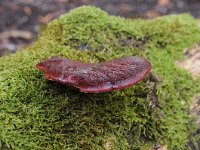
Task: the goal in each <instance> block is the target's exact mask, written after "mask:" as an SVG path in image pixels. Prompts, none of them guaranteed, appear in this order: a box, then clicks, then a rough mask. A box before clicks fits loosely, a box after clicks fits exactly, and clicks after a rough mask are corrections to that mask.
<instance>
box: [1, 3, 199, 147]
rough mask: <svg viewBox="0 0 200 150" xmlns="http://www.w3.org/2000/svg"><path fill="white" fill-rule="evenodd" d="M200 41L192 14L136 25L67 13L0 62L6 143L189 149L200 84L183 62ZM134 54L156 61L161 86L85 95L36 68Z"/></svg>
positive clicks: (95, 13) (88, 12) (89, 11)
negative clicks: (46, 62)
mask: <svg viewBox="0 0 200 150" xmlns="http://www.w3.org/2000/svg"><path fill="white" fill-rule="evenodd" d="M195 42H200V28H198V27H197V25H196V21H195V20H194V19H193V18H192V17H191V16H189V15H187V14H183V15H174V16H167V17H161V18H158V19H155V20H128V19H123V18H120V17H115V16H109V15H108V14H107V13H106V12H104V11H102V10H100V9H98V8H95V7H91V6H87V7H86V6H84V7H80V8H77V9H74V10H72V11H70V12H69V13H68V14H66V15H62V16H61V17H60V18H58V19H55V20H54V21H52V22H51V23H49V25H48V26H47V28H46V29H45V30H44V31H43V32H42V33H41V35H40V36H39V38H38V40H37V41H36V42H35V43H34V44H33V45H32V46H31V47H28V48H26V49H25V50H22V51H19V52H17V53H16V54H13V55H10V56H5V57H3V58H1V59H0V140H2V141H3V142H4V143H6V144H7V145H8V146H10V147H11V148H14V149H26V150H28V149H84V150H85V149H91V150H93V149H109V148H111V149H113V150H117V149H131V150H132V149H142V148H146V147H152V146H153V145H156V144H167V145H168V148H169V149H182V148H183V147H184V146H185V144H186V143H187V140H188V137H189V135H190V134H191V133H192V132H193V131H194V127H195V125H193V124H192V123H191V120H192V118H190V116H189V115H188V103H189V100H190V99H191V97H192V96H193V95H194V94H195V93H197V92H198V91H199V90H200V87H199V85H200V84H199V83H200V82H199V80H197V81H194V80H192V78H191V76H190V75H189V74H188V73H187V72H186V71H184V70H181V69H179V68H177V67H176V66H175V61H176V60H177V59H183V55H182V50H183V48H186V47H190V46H191V45H192V44H193V43H195ZM132 55H139V56H142V57H145V58H147V59H149V60H150V61H151V63H152V65H153V70H154V72H156V74H157V75H158V76H159V77H160V78H161V82H159V83H152V82H151V83H150V81H149V80H148V79H145V80H144V81H142V82H141V83H139V84H137V85H135V86H132V87H130V88H127V89H124V90H121V91H114V92H110V93H100V94H84V93H80V92H78V91H76V90H71V89H69V88H67V87H65V86H62V85H60V84H58V83H54V82H50V81H47V80H46V79H45V78H44V77H43V74H42V73H41V72H40V71H38V70H36V69H35V64H36V63H38V62H40V60H42V59H46V58H49V57H51V56H63V57H66V58H70V59H73V60H80V61H83V62H90V63H92V62H100V61H104V60H111V59H114V58H118V57H122V56H132ZM150 84H155V86H154V88H152V86H150Z"/></svg>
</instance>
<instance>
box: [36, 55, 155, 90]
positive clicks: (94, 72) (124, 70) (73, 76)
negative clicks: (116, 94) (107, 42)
mask: <svg viewBox="0 0 200 150" xmlns="http://www.w3.org/2000/svg"><path fill="white" fill-rule="evenodd" d="M36 67H37V68H38V69H39V70H41V71H43V72H44V73H45V77H46V78H47V79H49V80H52V81H56V82H60V83H62V84H65V85H68V86H73V87H76V88H79V89H80V91H81V92H85V93H100V92H108V91H112V90H119V89H124V88H126V87H129V86H131V85H133V84H135V83H138V82H139V81H141V80H142V79H144V78H145V76H146V75H147V73H148V72H149V71H150V70H151V64H150V63H149V62H148V61H147V60H145V59H143V58H140V57H123V58H119V59H115V60H112V61H109V62H101V63H93V64H84V63H81V62H79V61H73V60H70V59H65V58H50V59H47V60H45V61H43V62H41V63H39V64H37V65H36Z"/></svg>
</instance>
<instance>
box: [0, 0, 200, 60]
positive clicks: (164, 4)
mask: <svg viewBox="0 0 200 150" xmlns="http://www.w3.org/2000/svg"><path fill="white" fill-rule="evenodd" d="M81 5H94V6H98V7H100V8H102V9H104V10H106V11H107V12H108V13H109V14H112V15H119V16H123V17H126V18H155V17H158V16H161V15H168V14H177V13H190V14H192V15H193V16H194V17H196V18H200V10H199V8H200V1H199V0H181V1H176V0H148V1H145V0H135V1H134V2H133V1H132V0H110V1H108V2H107V1H106V0H76V1H74V0H48V1H46V0H40V1H34V0H12V1H7V0H1V1H0V20H1V22H0V56H3V55H6V54H9V53H13V52H15V51H16V50H17V49H20V48H24V47H26V46H27V45H28V44H30V43H31V42H32V41H34V39H35V38H36V37H37V35H38V32H39V31H40V28H41V27H42V26H43V25H45V24H47V23H48V22H49V21H51V20H52V19H54V18H56V17H58V16H59V15H60V14H63V13H66V12H68V11H69V10H70V9H73V8H75V7H78V6H81Z"/></svg>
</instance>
